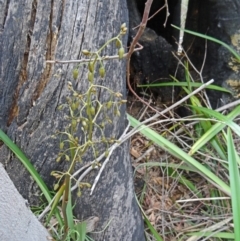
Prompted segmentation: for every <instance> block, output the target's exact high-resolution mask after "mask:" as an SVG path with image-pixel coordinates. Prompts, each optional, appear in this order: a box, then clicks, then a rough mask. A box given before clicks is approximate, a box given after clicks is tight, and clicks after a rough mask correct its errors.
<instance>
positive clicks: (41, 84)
mask: <svg viewBox="0 0 240 241" xmlns="http://www.w3.org/2000/svg"><path fill="white" fill-rule="evenodd" d="M53 9H54V0H51V11H50V19H49V33H48V35H47V39H46V49H47V52H46V55H45V59H46V60H52V59H54V56H55V50H56V45H57V40H58V32H57V31H56V32H54V31H53V29H52V23H53V17H54V16H53V13H54V11H53ZM51 74H52V65H51V64H47V65H46V67H45V69H44V71H43V73H42V75H41V77H40V78H39V80H38V85H37V87H36V89H35V91H34V94H33V97H32V102H33V103H34V102H35V101H36V100H37V99H38V98H39V96H40V95H41V93H42V92H43V90H44V89H45V87H46V85H47V84H48V82H49V80H50V77H51Z"/></svg>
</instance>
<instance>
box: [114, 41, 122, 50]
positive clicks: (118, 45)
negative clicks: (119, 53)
mask: <svg viewBox="0 0 240 241" xmlns="http://www.w3.org/2000/svg"><path fill="white" fill-rule="evenodd" d="M115 44H116V47H117V48H120V47H122V44H121V41H120V40H119V39H116V42H115Z"/></svg>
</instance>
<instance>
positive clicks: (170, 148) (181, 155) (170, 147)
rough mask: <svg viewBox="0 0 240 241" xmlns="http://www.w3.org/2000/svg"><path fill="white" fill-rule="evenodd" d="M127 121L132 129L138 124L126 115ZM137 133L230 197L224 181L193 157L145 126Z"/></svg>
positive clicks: (228, 188)
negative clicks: (188, 166)
mask: <svg viewBox="0 0 240 241" xmlns="http://www.w3.org/2000/svg"><path fill="white" fill-rule="evenodd" d="M128 120H129V122H130V124H131V126H133V127H136V126H138V125H139V124H140V122H139V121H138V120H136V119H135V118H133V117H132V116H130V115H128ZM139 131H140V132H141V133H142V134H143V135H144V136H146V137H147V138H148V139H150V140H152V141H154V143H155V144H157V145H159V146H160V147H161V148H163V149H164V150H166V151H167V152H169V153H170V154H171V155H173V156H175V157H177V158H178V159H180V160H183V161H185V162H187V163H188V164H190V165H192V166H193V167H194V168H196V170H197V171H199V172H201V173H202V174H203V175H204V176H206V177H207V178H208V179H209V180H210V181H211V182H212V183H213V184H214V185H215V186H217V187H218V188H220V189H221V190H222V191H223V192H225V193H226V194H227V195H230V193H231V191H230V187H229V186H228V185H227V184H226V183H225V182H224V181H222V180H221V179H220V178H219V177H217V176H216V175H215V174H214V173H212V172H211V171H210V170H208V169H207V168H206V167H205V166H203V165H202V164H201V163H199V162H198V161H196V160H195V159H194V158H193V157H191V156H189V155H188V154H187V153H186V152H184V151H183V150H181V149H180V148H179V147H177V146H176V145H175V144H173V143H171V142H170V141H168V140H167V139H165V138H164V137H162V136H161V135H159V134H157V133H156V132H155V131H153V130H152V129H151V128H149V127H147V126H145V125H142V126H141V127H140V128H139Z"/></svg>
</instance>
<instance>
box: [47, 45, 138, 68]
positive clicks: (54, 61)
mask: <svg viewBox="0 0 240 241" xmlns="http://www.w3.org/2000/svg"><path fill="white" fill-rule="evenodd" d="M142 48H143V47H142V46H140V47H139V48H135V49H134V50H133V52H136V51H139V50H141V49H142ZM127 56H128V53H126V54H124V55H123V57H127ZM109 59H119V55H113V56H108V55H106V56H103V57H102V58H98V59H97V60H109ZM90 61H91V59H76V60H57V59H56V60H47V61H46V63H48V64H76V63H86V62H90Z"/></svg>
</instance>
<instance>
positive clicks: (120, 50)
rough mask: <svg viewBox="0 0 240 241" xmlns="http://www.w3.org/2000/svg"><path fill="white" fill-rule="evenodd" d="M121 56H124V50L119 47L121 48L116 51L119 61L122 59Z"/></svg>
mask: <svg viewBox="0 0 240 241" xmlns="http://www.w3.org/2000/svg"><path fill="white" fill-rule="evenodd" d="M123 55H124V48H123V47H121V48H120V49H119V50H118V56H119V59H122V58H123Z"/></svg>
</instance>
